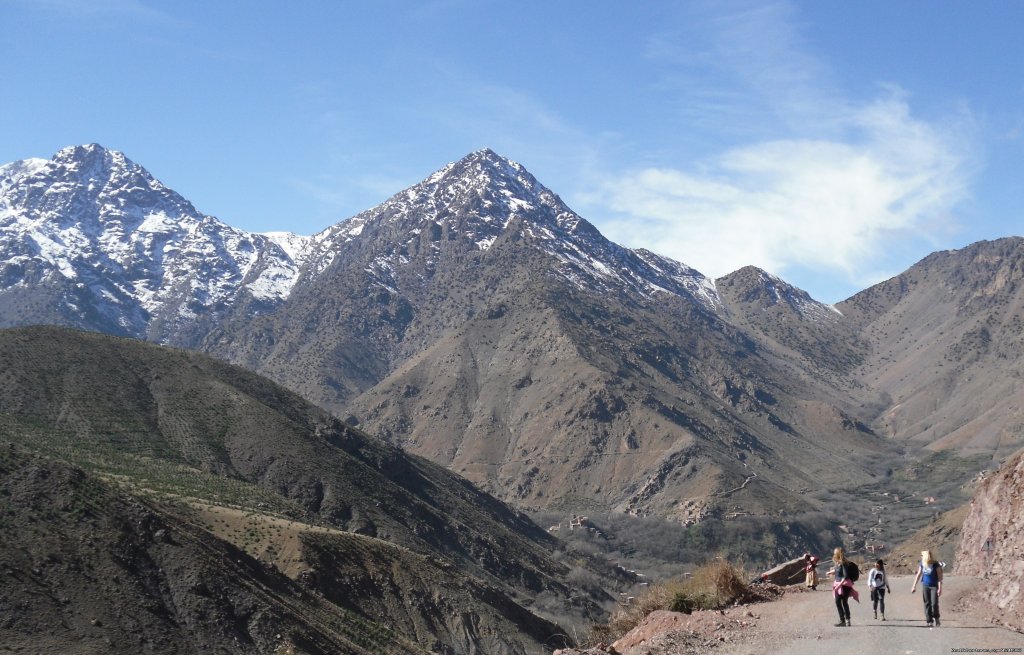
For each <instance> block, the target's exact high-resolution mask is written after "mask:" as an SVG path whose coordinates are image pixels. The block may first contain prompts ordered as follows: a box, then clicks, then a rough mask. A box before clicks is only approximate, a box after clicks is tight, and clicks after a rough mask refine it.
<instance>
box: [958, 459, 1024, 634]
mask: <svg viewBox="0 0 1024 655" xmlns="http://www.w3.org/2000/svg"><path fill="white" fill-rule="evenodd" d="M956 567H957V568H956V570H957V573H959V574H963V575H975V576H979V577H982V578H984V579H985V585H984V586H983V587H982V588H980V589H979V590H978V592H977V593H976V594H975V597H976V598H977V599H978V600H980V601H981V602H982V603H983V604H984V606H985V607H986V608H987V609H988V610H989V612H990V613H991V614H990V616H992V617H993V618H995V619H998V620H1000V621H1001V622H1004V623H1006V624H1008V625H1010V626H1012V627H1014V628H1015V629H1016V630H1018V631H1024V595H1022V585H1024V451H1021V452H1019V453H1017V454H1016V455H1015V456H1013V457H1011V458H1010V459H1009V460H1008V461H1007V462H1006V463H1005V464H1004V465H1003V466H1002V467H1001V468H999V470H997V471H995V472H994V473H992V474H990V475H988V476H987V477H986V478H985V479H984V480H983V481H982V482H981V484H979V485H978V488H977V490H976V491H975V494H974V498H973V499H972V500H971V504H970V509H969V510H968V513H967V518H966V519H964V523H963V528H962V530H961V537H960V544H959V546H958V547H957V550H956Z"/></svg>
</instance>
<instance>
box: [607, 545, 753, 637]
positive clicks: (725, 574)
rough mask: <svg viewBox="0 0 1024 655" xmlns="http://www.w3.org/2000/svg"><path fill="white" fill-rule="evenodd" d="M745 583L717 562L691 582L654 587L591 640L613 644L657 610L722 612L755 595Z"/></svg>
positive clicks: (733, 570) (695, 574) (681, 580)
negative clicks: (711, 610)
mask: <svg viewBox="0 0 1024 655" xmlns="http://www.w3.org/2000/svg"><path fill="white" fill-rule="evenodd" d="M745 579H747V576H745V575H744V573H743V571H741V570H740V569H737V568H736V567H735V566H733V565H732V564H730V563H729V562H726V561H725V560H722V559H718V560H715V561H713V562H710V563H708V564H705V565H703V566H701V567H699V568H698V569H696V570H695V571H694V572H693V574H692V575H691V576H690V577H689V578H675V579H673V580H669V581H668V582H665V583H662V584H658V585H653V586H651V587H650V588H649V590H648V591H647V592H646V593H644V594H642V595H641V596H639V597H638V598H636V599H635V600H634V602H632V603H631V604H629V605H627V606H625V607H623V608H620V609H619V610H618V611H616V612H614V613H613V614H612V617H611V619H610V620H609V621H608V623H607V624H604V625H599V626H594V628H592V630H591V632H592V637H593V638H594V639H596V640H600V641H614V640H616V639H618V638H619V637H621V636H622V635H624V634H626V633H627V632H629V631H630V630H632V629H633V628H635V627H636V626H637V625H639V624H640V622H641V621H643V620H644V618H645V617H646V616H647V615H648V614H650V613H651V612H654V611H655V610H666V609H667V610H671V611H673V612H684V613H686V614H689V613H690V612H692V611H693V610H707V609H721V608H723V607H726V606H729V605H732V604H733V603H735V602H741V601H744V600H747V599H748V598H751V597H752V596H753V594H752V593H751V591H750V588H749V587H748V586H747V584H746V583H745V582H744V580H745Z"/></svg>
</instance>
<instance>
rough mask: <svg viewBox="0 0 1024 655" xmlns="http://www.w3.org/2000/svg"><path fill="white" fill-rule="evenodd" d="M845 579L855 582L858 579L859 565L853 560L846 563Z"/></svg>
mask: <svg viewBox="0 0 1024 655" xmlns="http://www.w3.org/2000/svg"><path fill="white" fill-rule="evenodd" d="M846 579H847V580H849V581H850V582H856V581H857V580H859V579H860V567H858V566H857V564H856V563H855V562H847V563H846Z"/></svg>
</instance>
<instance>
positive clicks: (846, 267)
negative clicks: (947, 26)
mask: <svg viewBox="0 0 1024 655" xmlns="http://www.w3.org/2000/svg"><path fill="white" fill-rule="evenodd" d="M794 20H795V18H794V16H793V15H792V12H791V11H790V9H789V8H788V6H787V5H785V4H781V3H780V4H777V5H771V6H768V7H760V8H755V9H751V10H743V11H736V12H733V13H730V14H727V15H715V16H713V17H711V18H708V19H707V21H706V22H705V23H704V25H703V28H705V29H708V33H709V36H708V41H709V43H710V45H708V46H707V47H708V48H710V50H711V53H712V55H713V57H712V58H713V59H714V60H715V62H716V64H715V67H716V69H717V70H720V71H726V72H728V73H729V75H730V76H731V80H732V81H731V82H730V83H729V84H726V85H725V87H724V88H726V89H727V90H728V93H729V94H730V95H731V96H732V99H733V100H734V101H735V102H737V103H739V104H740V108H739V109H735V110H734V113H735V112H736V111H747V112H749V113H750V114H751V115H756V114H761V115H762V118H764V116H765V115H767V114H770V115H772V116H773V117H774V118H776V119H777V120H776V121H774V123H773V124H774V129H775V131H776V133H777V135H778V136H777V137H774V138H761V139H755V140H749V142H746V143H742V142H740V143H738V144H737V143H734V145H732V146H731V147H728V148H726V149H724V150H722V151H720V152H718V153H717V154H714V155H713V156H710V157H708V158H707V159H705V160H703V161H701V162H699V163H696V164H689V165H687V166H685V167H683V166H678V165H672V164H671V163H670V164H669V165H667V166H659V167H647V168H634V169H630V170H626V171H618V172H615V171H609V172H608V173H607V175H606V177H605V179H603V180H602V181H600V182H599V183H598V184H597V186H596V189H595V190H594V192H593V193H591V194H589V195H587V196H584V201H585V203H586V205H587V207H588V211H589V213H590V214H591V215H592V217H593V218H594V219H596V222H598V223H599V225H600V227H601V229H602V230H603V231H604V232H605V233H606V234H607V235H608V236H609V237H610V238H612V239H613V240H616V241H620V242H622V243H625V244H628V245H632V246H645V247H648V248H651V249H654V250H657V251H658V252H660V253H662V254H666V255H669V256H672V257H675V258H678V259H680V260H682V261H684V262H685V263H687V264H689V265H691V266H694V267H696V268H697V269H698V270H701V271H702V272H704V273H706V274H709V275H712V276H720V275H723V274H725V273H728V272H731V271H733V270H736V269H737V268H740V267H742V266H744V265H748V264H753V265H757V266H760V267H762V268H765V269H767V270H769V271H772V272H774V273H777V274H780V275H784V274H785V272H786V271H787V269H792V268H802V269H810V270H817V271H821V272H823V273H825V274H830V275H835V274H839V275H842V276H844V277H845V278H846V279H847V280H849V281H858V282H859V281H865V280H868V279H869V278H870V279H871V281H876V280H875V279H874V278H875V277H876V276H877V275H878V273H877V271H878V270H879V268H880V267H884V266H885V265H886V264H885V262H882V261H881V258H880V256H879V253H880V252H881V251H883V250H884V248H883V247H884V246H892V245H893V244H897V243H899V242H900V241H901V240H907V239H912V240H921V239H925V240H927V239H931V238H933V236H932V235H936V236H938V235H941V236H946V234H947V232H948V230H949V229H951V228H952V227H953V223H954V222H955V218H954V216H955V214H954V209H955V207H956V206H957V204H958V203H959V202H960V201H962V200H963V199H964V198H965V197H966V195H967V193H968V182H969V178H970V173H971V167H970V151H969V149H968V148H967V147H966V146H965V144H966V140H965V139H963V138H962V137H963V133H962V129H961V128H962V126H963V123H966V122H968V121H967V120H966V117H964V116H959V117H953V118H952V119H950V120H949V121H948V122H943V123H941V124H940V123H929V122H927V121H925V120H923V119H921V118H918V117H915V116H914V114H913V111H912V109H911V104H910V100H909V98H907V97H906V95H905V94H904V93H903V92H902V91H901V90H900V89H899V88H898V87H895V86H892V85H888V86H879V87H878V91H877V94H876V97H874V98H871V99H868V100H861V101H854V100H850V99H848V98H845V97H844V95H843V94H842V93H841V92H839V91H838V90H837V89H836V87H835V85H834V84H833V82H832V75H831V74H830V73H829V71H828V67H827V66H826V65H825V64H823V63H821V62H818V61H817V60H815V59H814V58H813V57H811V56H810V55H808V54H807V53H806V52H805V51H804V50H803V49H802V48H801V47H800V40H799V34H798V31H797V30H796V28H795V27H794ZM709 26H710V27H709ZM654 52H655V54H658V55H659V56H671V57H678V58H681V59H679V61H683V60H686V59H687V58H689V59H691V60H692V58H693V57H695V56H696V55H694V54H693V53H680V52H677V51H668V50H667V48H666V47H665V46H659V48H656V49H655V50H654ZM666 52H668V54H666ZM704 83H705V84H706V85H709V88H714V84H716V83H713V82H708V81H707V80H705V82H704ZM706 95H707V94H702V93H701V92H700V90H699V89H698V90H697V91H696V92H694V91H692V90H690V91H687V96H686V98H685V100H692V99H694V98H697V102H698V103H699V102H701V98H702V97H704V96H706ZM710 120H713V118H711V119H710ZM765 122H766V123H771V121H765Z"/></svg>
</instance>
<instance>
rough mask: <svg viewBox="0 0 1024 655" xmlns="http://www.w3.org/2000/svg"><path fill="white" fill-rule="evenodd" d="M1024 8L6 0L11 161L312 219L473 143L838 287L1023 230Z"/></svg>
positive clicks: (710, 254)
mask: <svg viewBox="0 0 1024 655" xmlns="http://www.w3.org/2000/svg"><path fill="white" fill-rule="evenodd" d="M1021 25H1024V2H1020V1H1018V0H1012V1H1009V0H1008V1H1002V2H977V3H967V2H940V1H937V0H933V1H928V2H923V1H913V0H901V1H900V2H891V0H889V1H885V2H874V1H870V0H859V1H858V2H855V3H854V2H845V1H843V2H840V1H833V0H815V1H813V2H811V1H808V2H697V1H695V2H654V1H652V2H645V3H623V2H603V1H595V0H590V1H587V2H584V1H573V0H564V1H563V0H560V1H558V2H550V1H546V2H530V1H520V2H491V1H487V0H435V1H433V2H429V1H428V2H395V1H390V0H376V1H374V2H362V3H356V2H343V1H327V0H325V1H321V2H314V1H296V2H288V3H284V2H280V3H269V2H264V3H253V2H242V1H230V0H218V1H217V2H198V1H197V2H193V1H190V0H178V1H176V2H157V1H156V0H0V45H2V48H3V52H4V53H5V59H6V62H5V64H4V66H3V72H0V89H2V95H3V101H2V102H0V124H2V125H3V126H4V129H3V130H0V161H2V162H7V161H13V160H16V159H23V158H26V157H49V156H51V155H52V154H53V152H55V151H56V150H58V149H60V148H61V147H64V146H66V145H72V144H80V143H90V142H99V143H102V144H103V145H105V146H107V147H109V148H114V149H118V150H122V151H124V152H125V153H126V154H127V155H128V156H129V157H131V158H132V159H134V160H135V161H136V162H138V163H140V164H142V165H144V166H145V167H147V168H148V169H149V170H150V171H151V172H152V173H153V174H154V175H155V176H156V177H157V178H159V179H160V180H161V181H163V182H164V183H165V184H167V185H168V186H170V187H172V188H174V189H175V190H177V191H178V192H180V193H181V194H182V195H184V196H185V197H186V198H188V199H189V200H191V201H192V202H193V203H194V204H195V205H196V206H197V208H198V209H199V210H200V211H203V212H205V213H209V214H213V215H215V216H217V217H218V218H220V219H221V220H223V221H225V222H226V223H229V224H231V225H234V226H237V227H241V228H244V229H247V230H253V231H272V230H291V231H294V232H298V233H302V234H312V233H314V232H317V231H319V230H322V229H323V228H325V227H327V226H328V225H331V224H333V223H336V222H338V221H340V220H342V219H345V218H347V217H349V216H352V215H354V214H356V213H358V212H359V211H362V210H364V209H367V208H369V207H371V206H373V205H375V204H377V203H378V202H381V201H382V200H384V199H386V198H387V197H389V196H390V195H392V194H393V193H395V192H397V191H399V190H401V189H403V188H405V187H407V186H409V185H411V184H414V183H416V182H418V181H419V180H421V179H423V178H424V177H426V176H428V175H429V174H430V173H431V172H432V171H434V170H435V169H437V168H440V167H441V166H443V165H444V164H446V163H447V162H449V161H453V160H456V159H458V158H460V157H462V156H463V155H465V154H467V153H469V152H471V151H473V150H476V149H479V148H482V147H491V148H493V149H494V150H496V151H497V152H499V153H500V154H503V155H505V156H507V157H509V158H511V159H514V160H516V161H519V162H520V163H522V164H523V165H525V166H526V167H527V168H528V169H529V170H530V171H531V172H532V173H533V174H534V175H535V176H536V177H537V178H538V179H539V180H540V181H541V182H542V183H544V184H545V185H547V186H548V187H550V188H551V189H552V190H554V191H555V192H556V193H558V194H559V195H561V196H562V198H563V199H564V200H565V201H566V202H567V203H568V204H569V205H570V206H571V207H572V208H573V209H575V210H576V211H577V212H579V213H580V214H581V215H582V216H584V217H585V218H587V219H588V220H590V221H591V222H593V223H594V224H596V225H597V226H598V227H599V228H600V229H601V231H602V232H603V233H604V234H605V235H606V236H608V237H609V238H611V239H613V240H615V241H617V242H619V243H622V244H624V245H628V246H633V247H641V246H642V247H647V248H649V249H651V250H654V251H656V252H658V253H661V254H664V255H668V256H670V257H673V258H676V259H678V260H681V261H683V262H685V263H687V264H689V265H691V266H694V267H696V268H697V269H698V270H701V271H702V272H704V273H706V274H708V275H712V276H720V275H723V274H725V273H728V272H730V271H731V270H734V269H736V268H739V267H740V266H743V265H745V264H754V265H758V266H761V267H762V268H765V269H767V270H769V271H770V272H772V273H775V274H776V275H779V276H781V277H783V278H784V279H786V280H788V281H790V282H792V283H794V284H796V285H797V286H799V287H801V288H804V289H806V290H807V291H809V292H810V293H811V294H812V295H813V296H814V297H816V298H818V299H820V300H824V301H827V302H836V301H839V300H842V299H844V298H846V297H848V296H850V295H852V294H853V293H855V292H856V291H858V290H860V289H863V288H865V287H867V286H869V285H870V284H873V283H875V282H878V281H880V280H883V279H885V278H887V277H890V276H892V275H895V274H897V273H899V272H901V271H902V270H904V269H905V268H907V267H908V266H909V265H911V264H913V263H914V262H915V261H917V260H919V259H920V258H921V257H923V256H925V255H926V254H928V253H929V252H932V251H934V250H939V249H945V248H958V247H962V246H964V245H967V244H968V243H971V242H973V241H977V240H980V239H993V238H999V237H1003V236H1009V235H1021V234H1024V227H1022V219H1024V212H1022V210H1024V183H1022V179H1021V178H1022V172H1024V166H1022V164H1024V46H1022V45H1021V39H1020V35H1019V29H1020V26H1021Z"/></svg>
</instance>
